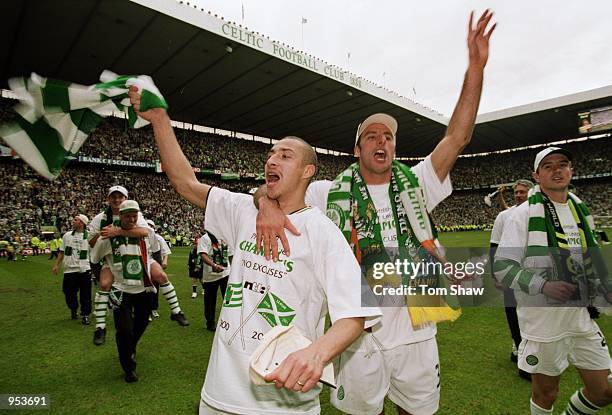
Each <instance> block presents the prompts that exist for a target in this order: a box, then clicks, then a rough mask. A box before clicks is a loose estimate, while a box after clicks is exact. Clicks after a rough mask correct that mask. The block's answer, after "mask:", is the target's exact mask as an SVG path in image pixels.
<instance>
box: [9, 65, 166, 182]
mask: <svg viewBox="0 0 612 415" xmlns="http://www.w3.org/2000/svg"><path fill="white" fill-rule="evenodd" d="M100 81H102V82H101V83H98V84H94V85H91V86H84V85H78V84H73V83H70V82H65V81H58V80H55V79H49V78H43V77H41V76H39V75H37V74H35V73H32V75H31V76H30V77H29V78H11V79H9V86H10V88H11V90H12V91H13V92H14V93H15V95H16V96H17V98H18V99H19V101H20V103H19V104H17V105H16V106H15V111H16V112H17V120H16V121H15V122H12V123H10V124H7V125H4V126H2V127H0V136H1V137H2V138H4V140H5V141H6V143H7V144H8V145H9V146H10V147H12V148H13V150H15V152H17V154H19V156H20V157H21V158H22V159H23V160H24V161H25V162H26V163H28V164H29V165H30V166H31V167H32V168H33V169H34V170H36V171H37V172H38V173H39V174H40V175H42V176H44V177H46V178H47V179H49V180H53V179H55V178H56V177H57V176H58V175H59V174H60V172H61V170H62V168H63V167H64V166H65V165H66V164H67V163H68V161H69V160H70V158H69V157H74V155H75V154H76V153H77V152H78V151H79V149H80V148H81V146H82V145H83V143H84V142H85V140H86V139H87V137H88V136H89V134H90V133H91V132H92V131H93V130H94V129H95V128H96V127H97V126H98V124H99V123H100V121H102V119H103V118H104V117H107V116H108V115H110V113H111V112H112V111H113V110H119V111H123V112H126V114H127V119H128V123H129V125H130V127H132V128H140V127H143V126H145V125H147V124H148V122H147V121H145V120H144V119H142V118H140V117H138V116H137V115H136V112H135V111H134V109H133V108H132V106H131V104H130V99H129V97H128V94H127V93H128V89H129V87H130V86H132V85H135V86H137V87H138V89H139V92H140V93H141V96H142V101H141V110H142V111H146V110H148V109H151V108H165V109H167V108H168V104H167V103H166V101H165V100H164V98H163V97H162V95H161V93H160V92H159V90H158V89H157V87H156V86H155V84H154V83H153V80H152V79H151V77H149V76H146V75H140V76H119V75H117V74H115V73H113V72H110V71H104V72H102V75H100Z"/></svg>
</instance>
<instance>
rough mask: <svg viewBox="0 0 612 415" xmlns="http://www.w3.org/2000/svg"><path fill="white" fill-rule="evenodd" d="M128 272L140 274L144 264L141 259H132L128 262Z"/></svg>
mask: <svg viewBox="0 0 612 415" xmlns="http://www.w3.org/2000/svg"><path fill="white" fill-rule="evenodd" d="M126 268H127V272H128V273H130V274H139V273H140V272H141V271H142V265H141V264H140V260H139V259H136V258H135V259H132V260H130V261H128V263H127V264H126Z"/></svg>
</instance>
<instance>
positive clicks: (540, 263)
mask: <svg viewBox="0 0 612 415" xmlns="http://www.w3.org/2000/svg"><path fill="white" fill-rule="evenodd" d="M528 203H529V224H528V235H527V249H526V251H525V258H524V260H523V264H518V263H516V262H515V261H512V260H508V259H498V260H496V261H495V264H494V271H495V275H496V277H497V278H498V279H499V280H500V281H501V282H502V284H503V285H504V286H506V287H510V288H518V289H520V290H521V291H523V292H525V293H527V294H530V295H536V294H539V293H540V291H541V288H542V284H541V280H539V281H540V282H539V283H538V279H536V278H534V277H535V275H536V274H537V273H538V270H551V272H546V273H544V274H543V275H541V277H542V278H544V279H545V280H554V279H559V278H560V279H563V280H566V281H567V282H571V283H576V281H575V277H577V275H576V270H575V265H573V261H572V259H571V252H570V247H569V245H568V243H567V236H566V234H565V231H564V230H563V227H562V226H561V222H560V220H559V217H558V215H557V212H556V210H555V207H554V204H553V203H552V202H551V201H550V199H549V198H548V197H547V196H546V195H545V194H544V193H542V191H541V189H540V186H535V187H534V188H533V189H531V190H530V191H529V198H528ZM568 204H569V207H570V210H571V212H572V216H573V217H574V220H575V221H576V225H577V226H578V232H579V234H580V245H581V248H582V267H583V271H580V274H582V275H583V276H584V278H585V280H586V281H585V282H586V283H587V286H588V291H589V292H588V295H589V297H590V298H592V297H594V296H595V295H596V293H597V291H599V290H601V291H603V292H604V293H606V292H609V291H610V290H611V289H612V288H611V287H610V282H609V277H608V271H607V267H606V265H605V263H604V261H603V258H602V256H601V252H600V251H599V249H596V248H597V246H598V244H597V240H596V239H595V235H594V234H593V228H594V221H593V217H592V216H591V214H590V213H589V210H588V208H587V207H586V205H585V204H584V203H583V202H582V201H581V200H580V199H579V198H578V197H577V196H576V195H574V194H573V193H568ZM508 249H511V248H508ZM575 295H576V297H575V298H572V299H573V300H578V299H579V297H578V296H579V295H580V293H579V292H578V290H576V294H575ZM583 301H584V300H583Z"/></svg>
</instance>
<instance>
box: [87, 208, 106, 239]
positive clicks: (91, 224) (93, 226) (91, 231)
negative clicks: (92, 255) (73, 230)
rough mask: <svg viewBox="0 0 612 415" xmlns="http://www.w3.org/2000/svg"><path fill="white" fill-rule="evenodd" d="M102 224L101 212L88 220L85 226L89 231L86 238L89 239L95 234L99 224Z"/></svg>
mask: <svg viewBox="0 0 612 415" xmlns="http://www.w3.org/2000/svg"><path fill="white" fill-rule="evenodd" d="M101 224H102V214H97V215H96V216H94V218H93V219H92V220H91V221H90V222H89V225H88V226H87V232H88V233H89V237H88V239H89V240H91V239H92V238H93V237H94V236H95V234H97V233H99V232H100V225H101Z"/></svg>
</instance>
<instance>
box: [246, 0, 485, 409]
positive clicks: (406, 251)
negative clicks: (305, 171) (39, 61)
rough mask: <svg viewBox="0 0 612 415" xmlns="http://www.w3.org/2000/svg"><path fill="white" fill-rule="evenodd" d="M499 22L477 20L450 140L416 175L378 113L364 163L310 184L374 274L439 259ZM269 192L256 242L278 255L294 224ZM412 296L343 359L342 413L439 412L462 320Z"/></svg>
mask: <svg viewBox="0 0 612 415" xmlns="http://www.w3.org/2000/svg"><path fill="white" fill-rule="evenodd" d="M491 17H492V13H491V12H490V11H489V10H486V11H485V12H484V13H483V14H482V15H481V17H480V19H479V20H478V22H477V24H476V27H475V28H474V27H473V23H472V20H473V14H471V15H470V19H469V29H468V42H467V43H468V51H469V65H468V69H467V71H466V74H465V79H464V83H463V89H462V91H461V95H460V97H459V101H458V103H457V106H456V107H455V110H454V112H453V115H452V117H451V120H450V122H449V125H448V129H447V131H446V135H445V137H444V138H443V139H442V140H441V141H440V142H439V143H438V145H437V146H436V148H435V149H434V150H433V152H432V153H431V154H430V155H429V156H427V157H426V158H425V160H423V161H421V162H420V163H418V164H417V165H416V166H414V167H412V168H409V167H407V166H405V165H404V164H402V163H400V162H398V161H396V160H395V148H396V138H397V130H398V124H397V121H396V119H395V118H393V117H392V116H390V115H388V114H382V113H378V114H372V115H370V116H369V117H367V118H366V119H365V120H364V121H363V122H362V123H361V124H359V126H358V127H357V134H356V136H355V147H354V153H355V156H356V157H358V159H359V161H358V162H357V163H354V164H353V165H351V166H350V167H349V168H348V169H347V170H345V171H344V172H342V173H340V175H338V176H337V177H336V179H335V180H334V181H333V182H330V181H317V182H314V183H312V184H311V185H310V186H309V187H308V190H307V194H306V201H307V203H308V204H310V205H313V206H316V207H319V209H322V210H326V211H327V216H328V217H329V218H330V219H331V220H332V221H333V222H334V223H335V224H336V225H337V226H338V227H339V228H340V229H341V231H342V233H343V236H344V237H345V240H346V242H348V244H350V246H351V248H352V249H353V251H354V254H355V256H356V258H357V259H358V261H359V262H360V264H362V266H363V268H364V269H365V274H366V275H368V274H371V272H370V271H371V270H372V267H373V266H374V264H376V263H383V262H394V261H395V259H399V260H401V261H403V260H406V261H410V262H420V261H421V260H422V258H424V257H427V258H429V257H439V253H438V252H437V247H438V246H439V243H438V242H437V239H436V230H435V227H434V226H433V224H432V222H431V220H430V217H429V214H430V213H431V211H432V210H433V209H434V208H435V207H436V206H437V205H438V204H439V203H440V202H441V201H442V200H444V199H445V198H446V197H448V196H449V195H450V193H451V191H452V186H451V183H450V178H449V173H450V171H451V169H452V167H453V165H454V163H455V161H456V160H457V157H458V156H459V154H461V152H462V150H463V149H464V148H465V147H466V146H467V145H468V144H469V142H470V139H471V136H472V131H473V129H474V122H475V119H476V114H477V112H478V105H479V102H480V95H481V92H482V83H483V76H484V67H485V65H486V63H487V60H488V55H489V38H490V37H491V34H492V33H493V30H494V28H495V24H494V25H492V26H491V27H490V29H489V30H488V31H487V27H488V25H489V22H490V20H491ZM266 185H267V186H268V188H267V189H265V190H264V189H260V192H259V193H258V194H256V198H257V197H260V196H261V195H262V194H263V193H264V192H265V193H266V194H267V197H261V199H260V202H259V203H260V209H261V212H260V218H258V223H257V230H258V236H257V241H258V244H259V243H261V242H263V246H264V253H265V254H266V256H269V255H272V256H273V257H276V252H277V251H278V247H277V237H278V238H280V240H281V243H282V246H283V249H284V250H285V251H287V250H288V249H289V244H288V240H287V238H286V236H285V233H284V231H283V226H285V227H287V229H289V230H292V228H291V227H290V226H291V224H290V221H289V218H288V217H287V216H285V215H283V214H282V212H280V211H279V209H278V205H277V203H276V202H275V201H274V200H270V199H271V198H270V189H269V184H266ZM292 232H293V231H292ZM411 297H414V296H406V299H405V300H404V299H402V300H401V301H402V302H401V303H400V304H398V305H395V306H387V307H382V312H383V317H382V323H381V324H380V325H378V326H376V327H374V328H372V329H371V330H370V331H365V332H364V333H362V335H361V337H360V339H359V340H358V341H356V342H355V343H353V344H352V345H351V346H350V347H349V348H348V349H347V350H346V351H345V352H344V353H343V354H342V356H341V358H340V361H341V363H340V368H339V371H340V373H339V375H338V384H339V388H338V390H336V391H334V392H333V393H332V394H331V401H332V404H333V405H334V406H335V407H336V408H338V409H340V410H341V411H343V412H346V413H351V414H372V415H373V414H379V413H381V411H383V406H384V399H385V396H388V397H389V398H390V399H391V401H393V402H394V403H395V404H396V405H397V408H398V411H399V413H400V414H407V413H410V414H413V415H429V414H433V413H435V412H436V411H437V410H438V407H439V398H440V362H439V358H438V347H437V342H436V337H435V336H436V322H437V321H442V320H452V319H455V318H457V317H458V315H457V313H456V312H455V311H454V310H451V309H450V308H448V307H424V306H418V305H413V304H414V303H412V302H409V301H410V300H411ZM406 306H408V307H406ZM432 309H433V310H432ZM372 345H376V346H375V347H373V346H372ZM364 373H366V375H364Z"/></svg>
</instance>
